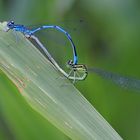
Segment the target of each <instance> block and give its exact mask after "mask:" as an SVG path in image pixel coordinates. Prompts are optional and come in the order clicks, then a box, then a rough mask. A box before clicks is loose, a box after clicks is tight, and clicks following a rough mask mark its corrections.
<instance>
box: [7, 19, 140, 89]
mask: <svg viewBox="0 0 140 140" xmlns="http://www.w3.org/2000/svg"><path fill="white" fill-rule="evenodd" d="M10 29H12V30H14V31H18V32H21V33H23V34H24V35H25V36H26V37H27V38H31V39H33V40H34V41H35V42H36V43H37V45H38V46H39V47H40V49H42V50H43V52H44V53H45V54H46V55H47V57H48V59H49V60H50V62H51V63H52V64H53V65H54V66H55V68H56V69H57V70H59V71H60V72H61V73H62V74H63V75H64V76H65V77H67V78H68V79H70V80H72V81H73V83H75V81H81V80H84V79H85V78H86V77H87V75H88V72H94V73H96V74H98V75H100V76H101V77H103V78H106V79H109V80H111V81H113V82H114V83H116V84H118V85H120V86H122V87H126V88H132V89H136V90H140V80H138V79H134V78H127V77H124V76H120V75H118V74H114V73H111V72H106V71H104V70H101V69H98V68H91V69H90V68H87V66H85V65H84V64H78V56H77V51H76V46H75V44H74V42H73V40H72V37H71V35H70V34H69V33H68V32H67V31H65V30H64V29H63V28H61V27H60V26H56V25H44V26H41V27H38V28H35V29H28V28H27V27H26V26H24V25H20V24H15V23H14V21H9V22H8V23H7V31H8V30H10ZM45 29H54V30H57V31H60V32H62V33H64V35H65V36H66V37H67V39H68V40H69V42H70V44H71V47H72V50H73V60H68V62H67V66H68V68H69V69H70V71H69V73H67V72H65V71H64V70H63V69H62V68H61V67H60V66H59V65H58V64H57V62H56V61H55V60H54V58H53V57H52V56H51V54H50V53H49V52H48V50H47V48H46V47H44V45H43V44H42V43H41V42H40V40H39V39H38V38H37V37H36V36H35V33H36V32H38V31H41V30H45Z"/></svg>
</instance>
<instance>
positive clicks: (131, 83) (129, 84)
mask: <svg viewBox="0 0 140 140" xmlns="http://www.w3.org/2000/svg"><path fill="white" fill-rule="evenodd" d="M88 71H89V72H94V73H96V74H98V75H99V76H101V77H102V78H104V79H107V80H111V81H112V82H113V83H115V84H117V85H119V86H121V87H123V88H127V89H132V90H135V91H140V79H135V78H132V77H127V76H122V75H119V74H116V73H112V72H108V71H105V70H102V69H99V68H89V69H88Z"/></svg>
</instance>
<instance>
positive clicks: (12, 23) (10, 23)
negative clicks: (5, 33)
mask: <svg viewBox="0 0 140 140" xmlns="http://www.w3.org/2000/svg"><path fill="white" fill-rule="evenodd" d="M14 26H15V23H14V21H13V20H11V21H9V22H8V23H7V27H8V28H9V29H13V28H14Z"/></svg>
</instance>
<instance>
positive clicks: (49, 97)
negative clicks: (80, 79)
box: [0, 23, 122, 140]
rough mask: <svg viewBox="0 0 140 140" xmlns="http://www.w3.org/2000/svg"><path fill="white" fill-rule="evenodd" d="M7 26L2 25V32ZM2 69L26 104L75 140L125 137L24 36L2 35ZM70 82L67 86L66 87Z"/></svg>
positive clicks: (106, 139) (9, 33) (0, 62)
mask: <svg viewBox="0 0 140 140" xmlns="http://www.w3.org/2000/svg"><path fill="white" fill-rule="evenodd" d="M5 26H6V23H1V24H0V29H1V30H3V28H5ZM0 69H1V70H2V71H3V72H4V73H6V75H7V76H8V77H9V78H10V79H11V80H12V81H13V82H14V83H15V85H16V86H17V88H18V89H19V90H20V92H21V94H22V95H23V97H24V98H25V99H26V100H27V102H28V103H29V104H30V105H31V106H32V108H33V109H35V110H36V111H37V112H39V113H40V114H41V115H43V116H44V117H45V118H46V119H48V120H49V121H50V122H51V123H52V124H54V125H55V126H56V127H57V128H59V129H60V130H61V131H62V132H64V133H65V134H66V135H67V136H69V137H70V138H71V139H73V140H94V139H97V140H101V139H104V140H121V139H122V138H121V137H120V136H119V135H118V134H117V132H115V130H114V129H113V128H112V127H111V126H110V125H109V124H108V123H107V122H106V120H105V119H104V118H103V117H102V116H101V115H100V114H99V113H98V112H97V111H96V110H95V108H94V107H93V106H92V105H91V104H90V103H89V102H88V101H87V100H86V99H85V98H84V97H83V96H82V94H81V93H80V92H79V91H78V90H77V89H76V88H75V87H74V85H73V84H71V83H70V81H69V80H67V79H66V78H64V77H63V78H64V79H62V78H60V77H62V74H61V73H60V72H59V71H57V70H56V69H55V68H54V67H53V66H52V64H51V63H50V62H49V61H48V60H47V59H46V58H45V57H44V56H43V55H42V54H41V53H40V52H39V51H38V50H37V49H36V48H35V46H33V44H32V43H31V42H29V41H28V40H27V39H26V38H25V37H24V36H23V35H22V34H20V33H17V41H16V37H15V35H14V34H13V31H9V32H3V31H1V32H0ZM66 83H67V84H66Z"/></svg>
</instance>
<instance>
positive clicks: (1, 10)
mask: <svg viewBox="0 0 140 140" xmlns="http://www.w3.org/2000/svg"><path fill="white" fill-rule="evenodd" d="M11 19H12V20H14V21H16V23H20V24H24V25H38V24H47V23H48V22H50V23H54V24H56V23H57V22H58V21H62V23H63V22H65V21H70V22H66V23H65V24H66V25H68V27H70V28H71V26H73V25H74V24H75V25H76V26H77V23H75V21H76V20H77V22H78V20H80V19H82V20H84V22H85V23H84V26H83V28H81V27H80V28H79V30H77V31H76V33H75V32H73V33H72V34H71V35H72V38H73V40H74V42H75V44H76V46H77V51H78V54H79V63H84V64H86V65H88V66H91V67H92V66H94V67H99V68H102V69H105V70H108V71H112V72H115V73H121V74H123V75H128V76H133V77H136V78H139V79H140V66H139V60H140V1H138V0H127V1H126V0H40V1H39V0H30V1H29V0H12V1H10V0H0V21H8V20H11ZM71 21H74V23H72V22H71ZM62 27H63V26H62ZM68 30H69V29H68ZM77 32H79V33H77ZM42 37H43V36H42ZM40 38H41V36H40ZM54 49H55V48H54ZM67 53H68V55H70V53H69V52H67ZM56 55H57V57H59V56H62V54H59V53H58V54H56ZM60 61H61V60H60ZM76 87H77V88H78V89H79V90H80V91H81V92H82V94H83V95H84V96H85V97H86V98H87V100H88V101H89V102H90V103H91V104H93V106H94V107H95V108H96V109H97V110H98V111H99V112H100V113H101V114H102V115H103V117H104V118H105V119H106V120H107V121H108V122H109V123H110V124H111V126H112V127H113V128H114V129H115V130H116V131H117V132H118V133H119V134H120V136H121V137H122V138H124V139H127V140H140V109H139V108H140V91H139V92H135V91H133V90H126V89H122V88H120V87H118V86H116V85H115V84H113V83H111V82H110V81H106V80H104V79H102V78H100V77H99V76H98V75H96V74H89V76H88V78H87V79H86V80H85V81H82V82H78V83H76ZM0 139H1V140H31V139H33V140H39V139H49V140H55V139H57V140H68V139H69V138H68V137H67V136H65V135H64V134H63V133H61V132H60V131H59V130H58V129H56V128H55V127H54V126H53V125H51V124H50V123H49V122H48V121H47V120H45V119H44V118H43V117H42V116H40V115H39V114H38V113H36V112H35V111H34V110H32V109H31V107H30V106H29V105H28V104H27V103H26V101H25V100H24V99H23V97H22V96H21V95H20V93H19V91H18V90H17V89H16V87H15V86H14V84H13V83H11V81H9V79H8V78H7V77H6V76H5V75H4V74H3V73H2V72H1V71H0Z"/></svg>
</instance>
